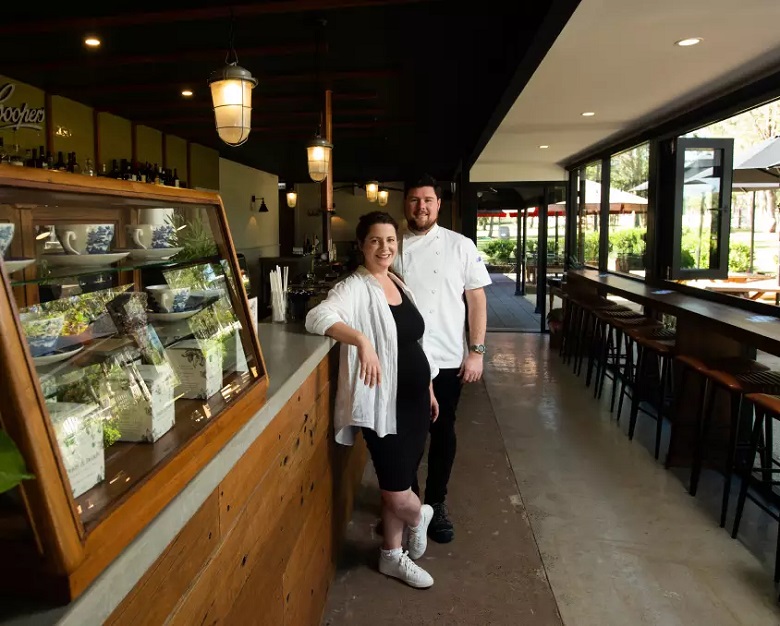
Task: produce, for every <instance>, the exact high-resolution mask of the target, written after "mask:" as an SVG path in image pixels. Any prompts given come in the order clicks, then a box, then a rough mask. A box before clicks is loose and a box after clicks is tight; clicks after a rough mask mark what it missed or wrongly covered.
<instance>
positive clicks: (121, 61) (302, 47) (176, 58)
mask: <svg viewBox="0 0 780 626" xmlns="http://www.w3.org/2000/svg"><path fill="white" fill-rule="evenodd" d="M324 47H325V46H324V45H323V48H324ZM314 52H315V46H314V44H313V43H294V44H285V45H279V46H259V47H255V48H241V49H239V50H237V51H236V54H237V55H238V57H239V59H242V60H243V59H252V58H257V57H264V58H270V57H279V56H295V55H313V54H314ZM224 58H225V48H219V49H214V48H212V49H209V50H203V49H197V50H192V49H190V50H180V51H176V52H165V53H159V54H155V53H145V54H116V55H107V56H92V57H89V58H88V59H86V60H84V59H78V60H74V59H65V58H58V59H50V60H47V61H31V62H27V63H25V62H21V63H16V64H15V68H17V69H19V70H21V71H24V72H43V71H53V70H59V69H68V68H72V67H73V65H74V64H75V63H78V64H79V65H80V66H82V67H86V68H97V67H111V68H114V67H119V66H128V65H145V64H149V63H154V64H166V63H181V62H187V61H208V60H209V59H213V60H214V69H217V68H218V67H220V65H221V63H222V62H223V59H224Z"/></svg>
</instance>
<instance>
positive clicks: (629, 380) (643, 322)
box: [610, 317, 663, 423]
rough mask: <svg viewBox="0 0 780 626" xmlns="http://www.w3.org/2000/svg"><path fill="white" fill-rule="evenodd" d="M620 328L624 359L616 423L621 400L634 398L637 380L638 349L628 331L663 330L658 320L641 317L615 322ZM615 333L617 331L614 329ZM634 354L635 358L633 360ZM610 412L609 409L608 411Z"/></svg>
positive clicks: (619, 413) (620, 411)
mask: <svg viewBox="0 0 780 626" xmlns="http://www.w3.org/2000/svg"><path fill="white" fill-rule="evenodd" d="M617 324H618V325H619V327H620V332H621V334H622V335H623V345H624V349H625V355H626V356H625V359H624V361H623V369H622V373H620V374H619V377H620V394H619V400H618V408H617V413H616V418H617V419H616V421H617V422H618V423H620V416H621V415H622V413H623V400H624V398H625V397H626V396H628V397H629V398H631V399H632V401H633V397H634V388H635V386H636V380H637V367H636V366H637V365H638V364H639V358H638V357H639V349H638V348H637V345H636V339H635V338H634V337H632V336H631V335H630V334H629V333H628V332H627V331H628V330H631V329H633V330H644V329H647V330H659V329H661V328H663V324H661V323H660V322H659V321H658V320H656V319H653V318H649V317H642V318H636V319H630V320H620V321H618V322H617ZM616 331H617V329H616ZM635 353H636V358H635ZM610 410H611V409H610Z"/></svg>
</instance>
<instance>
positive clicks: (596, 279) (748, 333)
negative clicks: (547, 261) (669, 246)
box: [567, 270, 780, 356]
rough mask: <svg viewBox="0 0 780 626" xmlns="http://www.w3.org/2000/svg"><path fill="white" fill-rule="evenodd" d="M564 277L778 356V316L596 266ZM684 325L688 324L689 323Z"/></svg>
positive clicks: (779, 312) (779, 346)
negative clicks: (748, 309)
mask: <svg viewBox="0 0 780 626" xmlns="http://www.w3.org/2000/svg"><path fill="white" fill-rule="evenodd" d="M567 280H568V281H570V283H571V284H577V283H580V284H582V281H587V282H589V283H591V284H593V285H594V286H596V287H599V288H601V289H602V290H604V291H607V292H609V293H613V294H615V295H617V296H620V297H623V298H626V299H627V300H631V301H632V302H636V303H638V304H641V305H643V306H646V307H648V308H650V309H652V310H653V311H658V312H660V313H666V314H668V315H674V316H676V317H678V318H679V319H684V320H685V321H686V322H695V323H696V324H697V325H700V326H699V327H700V328H701V329H702V330H704V329H705V328H706V330H708V331H716V332H718V333H719V334H722V335H726V336H728V337H730V338H732V339H734V340H737V341H739V342H741V343H743V344H748V345H751V346H754V347H755V348H757V349H758V350H762V351H764V352H768V353H770V354H774V355H776V356H780V317H776V316H769V315H760V314H757V313H754V312H752V311H745V310H744V309H740V308H738V307H736V306H729V305H726V304H720V303H718V302H710V301H709V300H704V299H702V298H697V297H696V296H692V295H689V294H685V293H681V292H679V291H674V290H670V289H667V288H666V287H658V286H653V285H648V284H647V283H644V282H640V281H638V280H632V279H630V278H624V277H622V276H616V275H614V274H600V273H599V272H598V271H597V270H569V272H568V273H567ZM778 314H779V315H780V309H778ZM686 326H688V327H690V324H686Z"/></svg>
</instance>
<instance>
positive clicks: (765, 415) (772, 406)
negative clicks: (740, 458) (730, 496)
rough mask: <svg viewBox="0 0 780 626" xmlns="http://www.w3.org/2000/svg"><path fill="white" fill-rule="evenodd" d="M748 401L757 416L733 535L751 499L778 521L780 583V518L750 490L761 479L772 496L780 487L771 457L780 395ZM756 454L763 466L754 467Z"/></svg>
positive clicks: (779, 466)
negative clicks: (747, 501) (762, 444)
mask: <svg viewBox="0 0 780 626" xmlns="http://www.w3.org/2000/svg"><path fill="white" fill-rule="evenodd" d="M745 398H746V399H747V400H748V401H749V402H750V403H752V404H753V406H754V407H755V413H756V417H755V420H754V421H753V429H752V431H751V435H750V448H749V451H748V462H747V463H746V464H745V465H744V467H743V468H742V469H741V471H740V476H741V479H742V483H741V485H740V488H739V497H738V498H737V512H736V515H735V516H734V527H733V528H732V531H731V536H732V537H736V536H737V533H738V532H739V524H740V522H741V521H742V513H743V511H744V510H745V500H746V499H748V498H750V500H751V501H752V502H754V503H755V504H756V505H757V506H758V507H759V508H760V509H762V510H763V511H764V512H765V513H767V514H768V515H769V516H770V517H771V518H772V519H773V520H775V521H776V522H778V529H777V548H776V550H775V582H780V515H778V513H777V512H776V511H775V510H773V508H772V507H771V506H770V505H769V502H767V501H766V500H765V499H764V498H762V497H761V495H760V494H759V493H758V492H757V491H754V490H751V488H750V487H751V481H755V480H756V479H758V481H759V485H761V486H762V487H763V488H764V491H766V492H767V493H769V494H772V493H773V491H772V488H773V487H775V486H777V485H780V480H775V478H774V476H775V474H777V473H778V472H780V462H779V461H778V460H777V459H775V458H773V456H772V438H771V432H772V426H773V423H774V421H775V420H780V396H777V395H775V394H764V393H755V394H754V393H751V394H747V395H746V396H745ZM762 435H764V439H765V444H764V446H763V450H762V449H761V439H762ZM756 455H758V456H759V458H760V459H761V465H760V466H758V467H755V465H754V463H755V460H756Z"/></svg>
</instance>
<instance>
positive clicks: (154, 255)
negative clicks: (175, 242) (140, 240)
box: [130, 248, 184, 261]
mask: <svg viewBox="0 0 780 626" xmlns="http://www.w3.org/2000/svg"><path fill="white" fill-rule="evenodd" d="M182 250H184V248H147V249H146V250H136V249H133V250H130V258H131V259H133V260H134V261H165V260H167V259H170V258H171V257H172V256H174V255H176V254H178V253H179V252H181V251H182Z"/></svg>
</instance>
